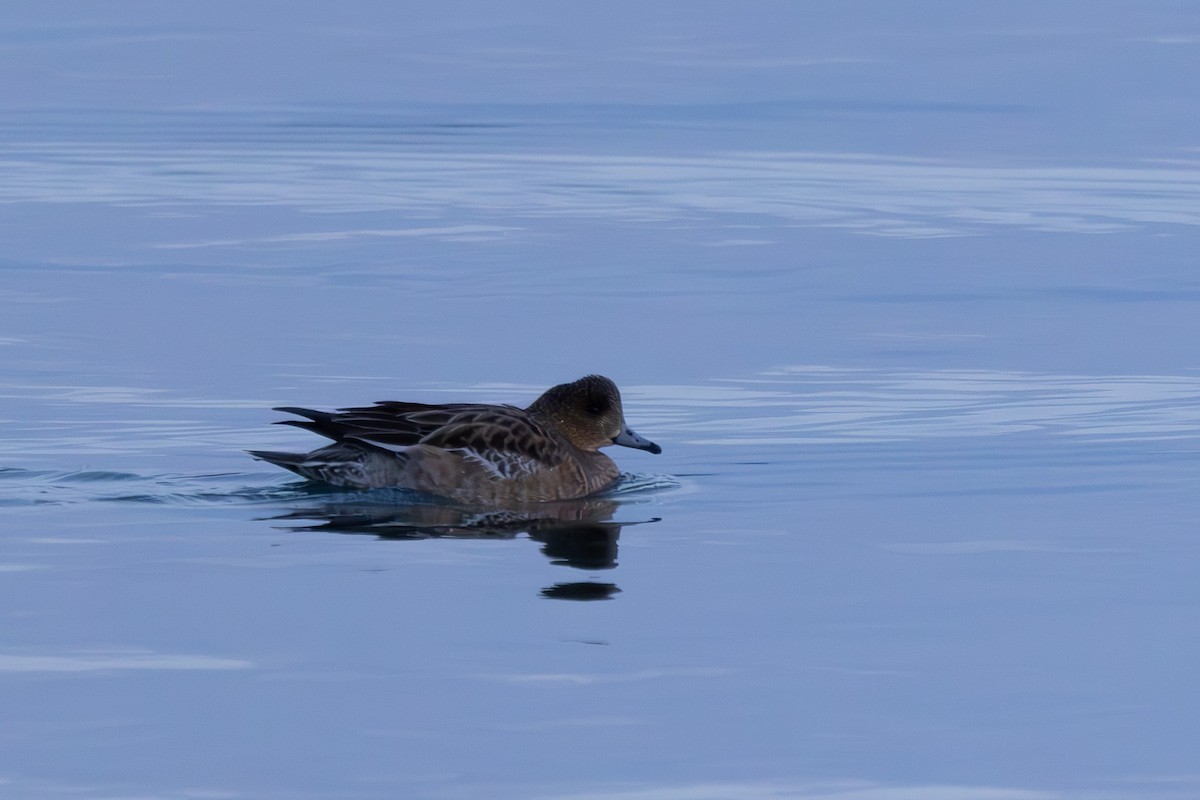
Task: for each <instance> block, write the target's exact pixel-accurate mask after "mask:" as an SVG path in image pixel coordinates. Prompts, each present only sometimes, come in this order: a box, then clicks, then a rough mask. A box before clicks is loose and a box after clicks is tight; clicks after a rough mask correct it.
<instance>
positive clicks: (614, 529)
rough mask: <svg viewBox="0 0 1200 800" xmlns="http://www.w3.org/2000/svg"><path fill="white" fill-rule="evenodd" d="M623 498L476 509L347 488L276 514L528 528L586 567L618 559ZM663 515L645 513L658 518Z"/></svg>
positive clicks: (553, 590) (420, 529) (343, 528)
mask: <svg viewBox="0 0 1200 800" xmlns="http://www.w3.org/2000/svg"><path fill="white" fill-rule="evenodd" d="M617 507H618V503H616V502H614V501H613V500H608V499H604V498H587V499H583V500H574V501H560V502H556V503H538V504H528V505H526V506H524V507H523V508H521V509H505V510H499V511H484V512H479V511H471V510H467V509H462V508H456V507H454V506H449V505H430V504H409V505H397V504H395V503H387V504H383V503H372V502H369V499H363V500H360V501H359V502H355V501H354V500H353V499H347V498H345V497H344V496H343V497H342V498H340V499H337V500H334V501H332V502H329V503H325V504H320V505H315V506H312V507H308V508H298V509H296V510H294V511H291V512H289V513H287V514H283V515H281V516H278V517H273V519H277V520H296V521H299V520H312V521H313V522H312V524H304V525H289V526H288V527H289V528H291V529H292V530H295V531H328V532H330V533H349V534H367V535H371V536H377V537H379V538H380V539H391V540H412V539H433V538H447V539H451V538H452V539H515V538H517V537H518V536H520V535H521V534H526V535H527V536H528V537H529V539H530V540H532V541H535V542H538V543H540V544H541V546H542V547H541V550H542V554H543V555H545V556H546V557H547V558H548V559H550V562H551V563H552V564H558V565H561V566H567V567H574V568H575V569H582V570H589V571H590V570H602V569H613V568H614V567H616V566H617V540H618V539H619V538H620V536H621V529H622V528H623V527H624V526H625V525H636V524H640V523H637V522H632V523H630V522H625V523H621V522H613V521H611V520H612V516H613V514H614V513H615V512H616V509H617ZM657 521H658V518H652V519H649V520H645V522H657ZM619 591H620V589H618V588H617V587H616V585H615V584H611V583H596V582H592V581H579V582H572V583H559V584H555V585H554V586H552V587H549V588H547V589H544V590H542V596H543V597H548V598H555V599H567V600H602V599H607V598H609V597H611V596H612V595H614V594H616V593H617V592H619Z"/></svg>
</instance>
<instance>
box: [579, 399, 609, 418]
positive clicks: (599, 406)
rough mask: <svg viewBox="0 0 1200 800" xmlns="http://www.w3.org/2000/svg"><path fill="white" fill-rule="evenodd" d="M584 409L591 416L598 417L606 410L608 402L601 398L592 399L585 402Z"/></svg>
mask: <svg viewBox="0 0 1200 800" xmlns="http://www.w3.org/2000/svg"><path fill="white" fill-rule="evenodd" d="M584 410H585V411H587V413H589V414H591V415H592V416H594V417H598V416H600V415H601V414H603V413H604V412H605V411H608V403H606V402H604V401H603V400H593V401H591V402H590V403H588V404H587V407H586V408H585V409H584Z"/></svg>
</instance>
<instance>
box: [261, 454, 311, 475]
mask: <svg viewBox="0 0 1200 800" xmlns="http://www.w3.org/2000/svg"><path fill="white" fill-rule="evenodd" d="M246 452H247V453H249V454H250V455H252V456H254V457H255V458H257V459H258V460H259V461H269V462H271V463H272V464H274V465H275V466H278V467H283V468H284V469H290V470H291V471H292V472H294V473H296V474H297V475H304V477H306V478H307V477H308V476H307V475H305V474H304V473H303V472H301V471H300V470H301V468H302V466H303V464H304V462H305V460H306V459H307V458H308V456H307V454H306V453H279V452H276V451H274V450H247V451H246Z"/></svg>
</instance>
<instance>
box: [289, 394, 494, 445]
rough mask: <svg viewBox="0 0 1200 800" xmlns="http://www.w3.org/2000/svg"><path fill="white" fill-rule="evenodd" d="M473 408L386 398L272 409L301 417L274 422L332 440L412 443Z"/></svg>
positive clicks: (461, 405) (471, 406) (465, 404)
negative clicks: (327, 407)
mask: <svg viewBox="0 0 1200 800" xmlns="http://www.w3.org/2000/svg"><path fill="white" fill-rule="evenodd" d="M477 408H481V406H478V405H475V404H470V403H453V404H447V405H430V404H427V403H404V402H399V401H394V400H389V401H386V402H382V403H376V404H375V405H373V406H363V407H361V408H340V409H338V410H337V411H314V410H313V409H311V408H297V407H293V406H284V407H280V408H276V409H275V410H276V411H282V412H284V413H287V414H295V415H296V416H298V417H304V419H287V420H282V421H280V422H279V423H277V424H279V425H292V426H294V427H297V428H303V429H304V430H306V431H312V432H313V433H317V434H320V435H321V436H325V437H328V438H330V439H333V440H334V441H335V442H340V441H342V440H343V439H369V438H370V437H372V436H381V437H386V439H387V441H388V442H389V443H391V444H393V445H412V444H417V443H418V442H420V441H421V440H422V439H423V438H425V437H426V436H428V435H429V434H431V433H433V432H434V431H436V430H438V429H439V428H441V427H442V426H444V425H446V424H447V423H448V422H449V421H450V420H452V419H453V418H454V417H455V416H457V415H458V414H462V413H465V412H469V411H470V410H471V409H477ZM483 408H486V406H484V407H483Z"/></svg>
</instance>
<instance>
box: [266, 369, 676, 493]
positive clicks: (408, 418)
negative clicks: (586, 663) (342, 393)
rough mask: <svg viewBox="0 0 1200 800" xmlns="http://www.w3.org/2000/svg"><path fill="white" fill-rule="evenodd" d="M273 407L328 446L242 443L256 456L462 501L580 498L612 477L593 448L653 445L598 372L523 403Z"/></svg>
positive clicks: (323, 475)
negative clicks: (296, 448)
mask: <svg viewBox="0 0 1200 800" xmlns="http://www.w3.org/2000/svg"><path fill="white" fill-rule="evenodd" d="M275 410H276V411H284V412H287V413H289V414H295V415H297V416H300V417H304V419H302V420H284V421H283V422H281V423H280V424H283V425H294V426H296V427H298V428H304V429H305V430H310V431H313V432H314V433H319V434H321V435H322V436H327V437H329V438H330V439H333V444H331V445H327V446H325V447H322V448H321V449H319V450H314V451H312V452H311V453H277V452H269V451H263V450H251V451H249V453H250V455H252V456H254V457H255V458H259V459H262V460H264V461H269V462H271V463H272V464H277V465H279V466H281V467H283V468H285V469H290V470H291V471H292V472H295V473H297V474H299V475H303V476H304V477H306V478H309V479H312V480H317V481H324V482H325V483H329V484H332V485H334V486H345V487H350V488H357V489H373V488H381V487H397V488H403V489H413V490H416V491H421V492H428V493H431V494H435V495H441V496H443V497H447V498H449V499H451V500H454V501H456V502H459V503H466V504H471V505H477V504H483V505H505V504H514V503H529V502H543V501H549V500H567V499H572V498H578V497H587V496H588V495H594V494H597V493H599V492H603V491H605V490H607V489H610V488H612V486H613V485H614V484H615V483H616V482H617V479H618V478H619V476H620V472H619V471H618V470H617V465H616V464H614V463H613V461H612V459H610V458H609V457H608V456H606V455H604V454H603V453H601V452H600V448H601V447H606V446H608V445H610V444H619V445H623V446H625V447H632V448H635V449H638V450H647V451H649V452H651V453H661V452H662V448H660V447H659V446H658V445H656V444H654V443H653V442H651V441H649V440H647V439H644V438H642V437H641V436H638V435H637V434H636V433H634V432H633V431H632V430H630V429H629V427H628V426H627V425H626V424H625V416H624V412H623V411H622V409H621V394H620V392H619V391H617V386H616V384H615V383H613V382H612V381H611V380H609V379H608V378H605V377H602V376H600V375H588V376H587V377H585V378H580V379H579V380H577V381H574V382H573V383H564V384H561V385H559V386H555V387H553V388H551V389H548V390H547V391H546V393H545V394H543V395H542V396H541V397H539V398H538V399H537V400H535V401H533V403H532V404H531V405H530V406H529V407H528V408H524V409H521V408H516V407H515V406H508V405H499V406H497V405H482V404H476V403H450V404H446V405H429V404H426V403H404V402H396V401H386V402H382V403H376V404H375V405H373V406H364V407H362V408H343V409H339V410H338V411H334V412H329V411H313V410H310V409H307V408H290V407H285V408H277V409H275Z"/></svg>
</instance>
